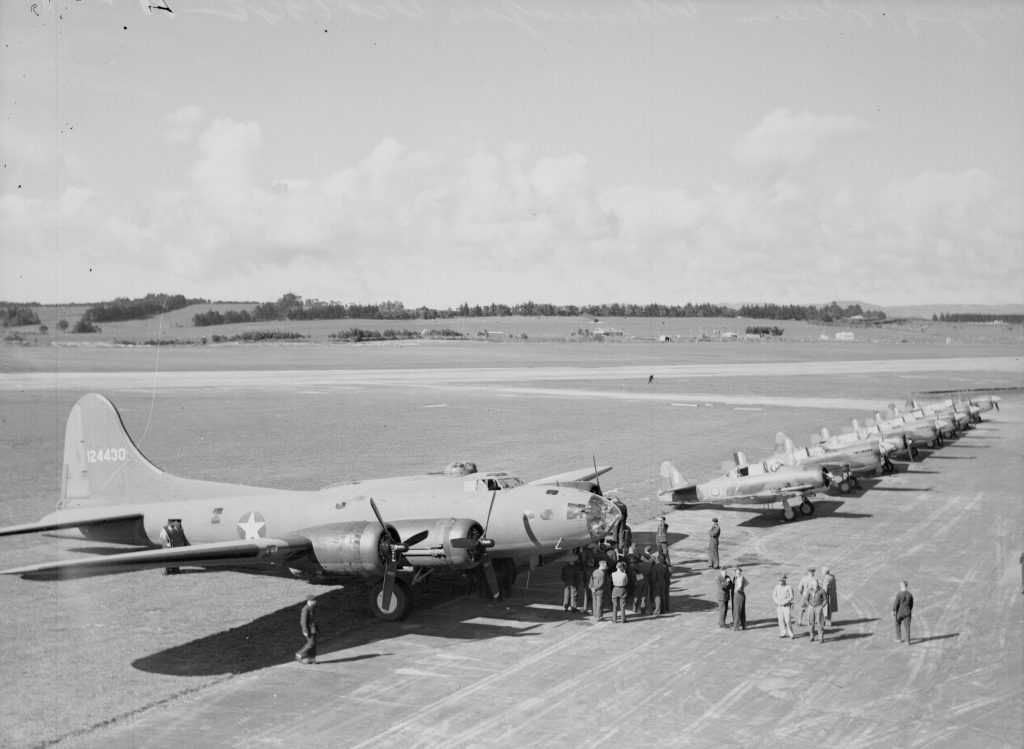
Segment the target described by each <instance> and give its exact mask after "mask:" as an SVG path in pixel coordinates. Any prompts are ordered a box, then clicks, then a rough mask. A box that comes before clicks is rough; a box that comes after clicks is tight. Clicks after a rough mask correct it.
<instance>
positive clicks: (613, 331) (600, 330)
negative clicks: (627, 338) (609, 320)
mask: <svg viewBox="0 0 1024 749" xmlns="http://www.w3.org/2000/svg"><path fill="white" fill-rule="evenodd" d="M594 335H605V336H621V335H624V334H623V332H622V331H621V330H616V329H615V328H607V329H606V328H596V329H595V330H594Z"/></svg>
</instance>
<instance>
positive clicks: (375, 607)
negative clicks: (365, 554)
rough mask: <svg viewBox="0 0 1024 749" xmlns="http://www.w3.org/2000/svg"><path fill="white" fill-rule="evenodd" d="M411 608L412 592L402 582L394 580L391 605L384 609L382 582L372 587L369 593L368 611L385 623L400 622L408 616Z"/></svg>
mask: <svg viewBox="0 0 1024 749" xmlns="http://www.w3.org/2000/svg"><path fill="white" fill-rule="evenodd" d="M411 608H412V590H411V589H410V588H409V585H408V584H407V583H406V582H405V581H404V580H398V579H396V580H395V587H394V588H393V589H392V591H391V605H390V606H388V608H387V610H385V609H384V581H383V580H381V581H380V582H379V583H377V584H376V585H374V586H373V590H371V591H370V611H372V612H373V615H374V616H375V617H377V618H378V619H383V620H384V621H386V622H397V621H401V620H402V619H404V618H405V617H407V616H408V615H409V611H410V609H411Z"/></svg>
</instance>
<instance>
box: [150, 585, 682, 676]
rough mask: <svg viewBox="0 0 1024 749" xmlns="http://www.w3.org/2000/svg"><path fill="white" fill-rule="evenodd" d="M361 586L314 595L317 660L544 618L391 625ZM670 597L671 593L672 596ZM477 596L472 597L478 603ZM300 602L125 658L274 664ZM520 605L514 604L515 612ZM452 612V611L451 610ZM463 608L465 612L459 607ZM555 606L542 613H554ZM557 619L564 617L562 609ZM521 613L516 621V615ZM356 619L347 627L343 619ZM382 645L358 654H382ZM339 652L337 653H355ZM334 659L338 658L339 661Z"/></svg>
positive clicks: (210, 668) (288, 640) (235, 670)
mask: <svg viewBox="0 0 1024 749" xmlns="http://www.w3.org/2000/svg"><path fill="white" fill-rule="evenodd" d="M366 595H367V589H366V587H365V585H361V584H358V583H354V584H352V585H346V587H345V589H344V590H341V589H334V590H330V591H327V592H325V593H323V594H321V595H319V596H318V597H317V602H318V613H317V620H318V622H319V623H320V626H321V629H322V630H323V634H322V635H321V637H320V638H319V641H318V643H317V645H318V649H319V651H320V653H321V654H322V655H323V656H325V657H324V658H323V659H322V662H324V663H328V662H334V661H339V659H338V658H330V653H331V652H333V651H335V650H337V649H341V648H346V649H347V648H351V647H356V646H361V645H367V644H369V643H373V642H375V641H377V640H386V639H390V638H392V637H400V636H402V635H404V634H415V635H416V636H418V637H444V638H454V639H458V640H481V639H485V638H491V637H536V636H538V635H539V634H540V633H539V632H535V631H534V630H536V629H537V628H538V627H540V626H541V624H542V623H543V619H546V618H548V617H547V616H544V617H543V619H538V620H537V621H536V623H535V624H534V625H533V626H529V625H527V626H521V625H520V626H517V627H515V628H513V627H508V626H501V625H500V624H489V623H486V622H475V621H464V620H462V619H463V618H464V617H461V616H460V617H459V620H457V621H453V620H452V619H451V618H450V617H449V616H442V617H427V616H422V615H421V616H419V617H418V618H415V619H413V620H411V621H407V622H400V623H397V624H393V623H387V622H380V621H377V620H375V619H373V618H372V616H371V615H370V614H369V612H367V611H366V605H365V597H366ZM451 597H452V596H451V594H448V593H445V592H444V591H433V592H428V593H425V594H420V595H417V596H416V602H417V603H416V608H415V609H414V611H413V617H416V615H417V614H422V613H423V612H424V611H425V610H428V609H430V608H432V607H433V606H436V605H437V604H440V603H443V602H445V601H449V600H451ZM465 599H466V601H469V602H471V603H469V604H467V605H465V606H463V608H466V607H469V608H472V609H474V610H473V611H472V612H470V615H468V616H466V617H465V618H470V619H471V618H472V616H476V617H484V618H486V617H488V616H492V617H495V618H497V617H499V616H501V615H504V614H505V613H506V609H505V607H504V606H503V605H502V604H501V602H491V601H479V599H476V598H469V597H468V596H467V597H465ZM673 600H675V599H673ZM478 601H479V603H477V602H478ZM301 608H302V604H301V603H300V604H293V605H290V606H288V607H286V608H283V609H279V610H278V611H274V612H273V613H270V614H267V615H266V616H261V617H259V618H258V619H254V620H252V621H251V622H248V623H246V624H243V625H242V626H240V627H235V628H233V629H228V630H224V631H221V632H216V633H214V634H212V635H208V636H206V637H202V638H199V639H197V640H192V641H191V642H187V643H183V644H181V645H176V646H175V647H172V648H168V649H166V650H162V651H160V652H157V653H153V654H151V655H147V656H143V657H142V658H138V659H136V660H135V661H133V662H132V666H134V667H135V668H137V669H139V670H140V671H147V672H150V673H159V674H165V675H168V676H216V675H221V674H240V673H248V672H251V671H257V670H260V669H264V668H269V667H271V666H277V665H281V664H284V663H288V662H290V661H292V660H293V659H294V657H295V651H296V650H297V649H298V648H299V647H301V646H302V644H303V642H304V640H303V639H302V637H301V635H300V634H299V624H298V622H299V612H300V610H301ZM521 611H522V609H519V608H518V607H517V614H519V613H521ZM453 613H459V612H453ZM462 613H463V614H466V612H465V611H462ZM553 613H554V612H543V614H545V615H548V614H553ZM557 613H558V614H559V616H558V617H557V618H559V619H564V618H565V617H564V616H562V615H561V614H562V612H561V611H559V612H557ZM522 618H523V617H521V616H517V618H516V620H517V621H519V622H521V621H522ZM351 622H358V623H357V625H356V626H355V627H354V628H353V627H349V626H347V625H348V624H350V623H351ZM388 655H391V654H390V653H387V652H379V653H366V654H361V655H360V656H358V658H370V657H384V656H388ZM355 659H356V657H353V658H342V659H340V661H344V660H355ZM340 661H339V662H340Z"/></svg>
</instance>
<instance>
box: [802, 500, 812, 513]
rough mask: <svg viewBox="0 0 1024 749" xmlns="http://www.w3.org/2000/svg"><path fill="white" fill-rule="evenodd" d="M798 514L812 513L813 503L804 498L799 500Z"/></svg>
mask: <svg viewBox="0 0 1024 749" xmlns="http://www.w3.org/2000/svg"><path fill="white" fill-rule="evenodd" d="M800 514H801V515H813V514H814V504H813V503H811V502H808V501H806V500H804V501H803V502H801V503H800Z"/></svg>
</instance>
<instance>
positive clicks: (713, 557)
mask: <svg viewBox="0 0 1024 749" xmlns="http://www.w3.org/2000/svg"><path fill="white" fill-rule="evenodd" d="M721 535H722V529H721V528H719V527H718V518H711V527H710V528H709V529H708V567H711V568H712V569H716V570H717V569H718V537H719V536H721Z"/></svg>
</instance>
